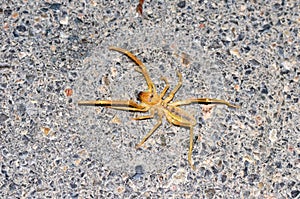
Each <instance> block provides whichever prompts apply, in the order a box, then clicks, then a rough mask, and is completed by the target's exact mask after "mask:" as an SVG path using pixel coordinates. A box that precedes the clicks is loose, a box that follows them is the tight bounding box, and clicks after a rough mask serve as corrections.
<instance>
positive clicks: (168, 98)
mask: <svg viewBox="0 0 300 199" xmlns="http://www.w3.org/2000/svg"><path fill="white" fill-rule="evenodd" d="M177 75H178V78H179V80H178V83H177V86H176V87H175V88H174V89H173V90H172V91H171V92H170V94H169V96H168V97H166V99H164V103H168V102H170V101H171V100H172V99H173V98H174V95H175V94H176V92H177V91H178V90H179V88H180V87H181V85H182V74H181V73H180V72H179V71H177Z"/></svg>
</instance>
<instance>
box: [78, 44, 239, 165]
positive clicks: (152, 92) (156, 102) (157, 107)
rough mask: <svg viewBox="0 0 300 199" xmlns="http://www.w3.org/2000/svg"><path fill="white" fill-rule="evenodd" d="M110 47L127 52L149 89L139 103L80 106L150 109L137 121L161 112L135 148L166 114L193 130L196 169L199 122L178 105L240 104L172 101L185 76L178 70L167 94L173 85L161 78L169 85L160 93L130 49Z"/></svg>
mask: <svg viewBox="0 0 300 199" xmlns="http://www.w3.org/2000/svg"><path fill="white" fill-rule="evenodd" d="M109 49H110V50H114V51H117V52H120V53H123V54H125V55H127V56H128V57H129V58H130V59H131V60H133V61H134V62H135V63H136V64H137V65H138V66H139V68H138V72H140V73H142V74H143V75H144V78H145V79H146V83H147V85H148V90H147V91H142V92H140V93H139V94H138V99H139V101H140V103H139V104H138V103H136V102H135V101H133V100H91V101H79V102H78V105H95V106H104V107H107V108H112V109H117V110H125V111H137V112H147V111H149V112H150V114H149V115H144V116H139V117H136V118H132V119H134V120H144V119H150V118H153V117H154V115H155V114H157V115H158V118H159V119H158V121H157V123H156V124H155V126H154V127H153V128H152V129H151V130H150V131H149V133H148V134H147V135H146V136H145V137H144V138H143V139H142V141H141V142H140V143H139V144H137V145H136V148H139V147H141V146H142V145H143V144H144V143H145V142H146V140H147V139H148V138H149V137H150V136H151V135H152V134H153V133H154V131H155V130H156V129H157V128H158V127H159V126H160V125H161V124H162V117H163V116H165V117H166V119H167V121H168V122H169V123H171V124H173V125H176V126H183V127H186V128H189V129H190V146H189V152H188V162H189V164H190V166H191V167H192V169H195V167H194V165H193V163H192V150H193V127H194V126H195V125H196V119H195V118H194V117H193V116H192V115H191V114H190V113H188V112H186V111H184V110H183V109H181V108H179V106H182V105H188V104H192V103H198V104H224V105H227V106H228V107H232V108H239V106H237V105H233V104H230V103H229V102H227V101H224V100H220V99H212V98H192V99H186V100H182V101H174V102H171V101H172V99H173V98H174V95H175V94H176V92H177V91H178V90H179V88H180V87H181V85H182V75H181V73H180V72H178V71H177V75H178V78H179V80H178V83H177V85H176V86H175V88H174V89H173V90H172V91H171V92H170V93H169V95H168V96H166V97H165V95H166V93H167V91H168V89H169V88H170V85H169V83H168V81H167V79H166V78H165V77H163V78H162V80H163V81H164V82H165V83H166V86H165V87H164V89H163V90H162V92H161V93H160V94H158V93H157V91H156V87H155V85H154V83H153V82H152V80H151V78H150V76H149V74H148V71H147V69H146V67H145V65H144V64H143V63H142V62H141V61H140V60H139V59H138V58H137V57H136V56H135V55H133V54H132V53H131V52H129V51H127V50H125V49H122V48H117V47H109Z"/></svg>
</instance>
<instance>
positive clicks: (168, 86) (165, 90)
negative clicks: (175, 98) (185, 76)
mask: <svg viewBox="0 0 300 199" xmlns="http://www.w3.org/2000/svg"><path fill="white" fill-rule="evenodd" d="M161 79H162V80H164V81H165V83H166V86H165V88H164V90H163V91H162V92H161V93H160V95H159V98H160V99H162V98H163V97H164V96H165V94H166V92H167V91H168V90H169V88H170V84H169V82H168V80H167V78H165V77H162V78H161Z"/></svg>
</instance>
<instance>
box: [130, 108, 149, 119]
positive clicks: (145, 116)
mask: <svg viewBox="0 0 300 199" xmlns="http://www.w3.org/2000/svg"><path fill="white" fill-rule="evenodd" d="M154 113H155V111H154V109H150V114H149V115H142V116H139V117H134V118H132V119H133V120H146V119H150V118H153V117H154Z"/></svg>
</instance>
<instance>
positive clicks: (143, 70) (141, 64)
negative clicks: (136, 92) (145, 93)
mask: <svg viewBox="0 0 300 199" xmlns="http://www.w3.org/2000/svg"><path fill="white" fill-rule="evenodd" d="M109 49H110V50H114V51H117V52H120V53H123V54H125V55H127V56H128V57H129V58H130V59H131V60H133V61H134V62H135V63H136V64H137V65H138V66H139V67H140V71H139V72H141V73H143V75H144V77H145V79H146V82H147V85H148V88H149V92H152V90H154V92H156V90H155V86H154V84H153V82H152V80H151V78H150V76H149V74H148V71H147V69H146V67H145V65H144V64H143V62H142V61H141V60H139V59H138V58H137V57H136V56H135V55H133V54H132V53H131V52H129V51H128V50H125V49H122V48H118V47H114V46H111V47H109Z"/></svg>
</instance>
